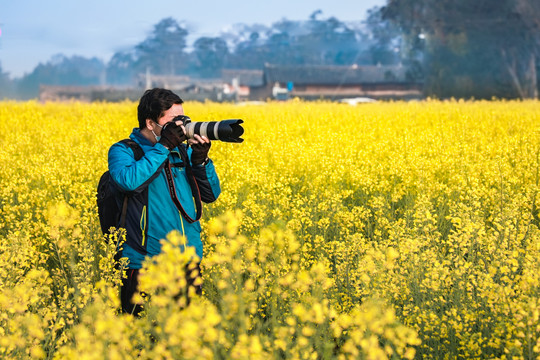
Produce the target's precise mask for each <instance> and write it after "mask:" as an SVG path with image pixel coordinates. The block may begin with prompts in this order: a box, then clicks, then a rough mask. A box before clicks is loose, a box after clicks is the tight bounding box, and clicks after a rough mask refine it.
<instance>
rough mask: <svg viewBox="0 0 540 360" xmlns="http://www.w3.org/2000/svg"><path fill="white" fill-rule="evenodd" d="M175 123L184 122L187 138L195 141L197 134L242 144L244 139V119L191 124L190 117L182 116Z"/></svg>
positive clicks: (211, 138)
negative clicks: (194, 137)
mask: <svg viewBox="0 0 540 360" xmlns="http://www.w3.org/2000/svg"><path fill="white" fill-rule="evenodd" d="M173 121H182V122H183V123H184V127H185V128H186V136H187V137H188V138H189V139H193V136H194V135H195V134H197V135H200V136H206V137H207V138H208V139H210V140H219V141H224V142H232V143H241V142H243V141H244V139H242V138H240V136H242V134H244V128H243V127H242V125H240V124H242V123H243V122H244V120H242V119H227V120H220V121H200V122H191V119H190V118H189V116H186V115H180V116H177V117H175V118H174V119H173Z"/></svg>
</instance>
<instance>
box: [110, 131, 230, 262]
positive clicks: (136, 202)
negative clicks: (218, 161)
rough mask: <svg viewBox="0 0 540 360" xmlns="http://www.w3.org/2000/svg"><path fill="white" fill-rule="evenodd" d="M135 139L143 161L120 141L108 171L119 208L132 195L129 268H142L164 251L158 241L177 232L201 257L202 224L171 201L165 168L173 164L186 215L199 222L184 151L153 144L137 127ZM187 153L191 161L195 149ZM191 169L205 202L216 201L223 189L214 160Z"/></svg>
mask: <svg viewBox="0 0 540 360" xmlns="http://www.w3.org/2000/svg"><path fill="white" fill-rule="evenodd" d="M130 138H131V139H132V140H134V141H135V142H137V143H138V144H139V145H140V146H141V148H142V149H143V151H144V156H143V157H142V158H141V159H140V160H139V161H135V155H134V153H133V150H131V148H129V147H128V146H127V145H125V144H123V143H116V144H114V145H113V146H111V148H110V149H109V172H110V174H111V178H112V179H113V181H114V183H115V184H116V185H117V189H118V194H119V196H118V199H117V201H118V203H119V205H120V208H121V202H122V201H123V198H124V195H125V194H128V195H129V196H130V197H129V202H128V207H127V214H126V226H125V227H126V231H127V236H126V242H125V243H124V245H123V250H122V257H127V258H128V259H129V261H130V262H129V265H128V266H129V268H131V269H139V268H141V266H142V261H143V260H144V258H145V257H146V256H150V257H151V256H154V255H157V254H159V253H160V252H161V244H160V243H159V241H160V240H161V239H164V238H165V237H166V236H167V234H168V233H169V232H171V231H172V230H178V231H180V233H182V234H185V236H186V238H187V244H186V245H187V246H193V247H195V251H196V253H197V256H198V257H199V258H200V259H202V257H203V245H202V242H201V236H200V233H201V225H200V223H199V222H198V221H196V222H193V223H188V222H187V221H186V220H185V219H184V218H183V217H182V215H181V214H180V212H179V211H178V209H177V207H176V206H175V204H174V202H173V201H172V199H171V195H170V192H169V186H168V184H167V178H166V175H165V170H164V167H165V165H166V164H167V160H168V161H169V162H170V164H171V170H172V175H173V178H174V183H175V187H176V194H177V197H178V199H179V201H180V203H181V205H182V207H183V208H184V210H185V211H186V213H187V214H188V215H189V216H190V217H192V218H193V219H194V218H195V216H196V210H195V205H194V199H193V195H192V191H191V187H190V185H189V182H188V178H187V175H186V170H185V167H184V164H183V161H182V159H181V156H180V151H179V149H178V148H175V149H173V150H172V151H170V152H169V150H167V149H166V148H165V147H164V146H163V145H161V144H159V143H157V144H155V145H154V144H152V143H151V142H150V141H148V139H146V138H145V137H144V136H143V135H142V134H141V133H140V131H139V129H138V128H135V129H133V132H132V133H131V135H130ZM181 146H183V147H184V148H185V145H183V144H182V145H181ZM187 154H188V157H189V159H191V148H188V149H187ZM192 171H193V176H194V177H195V179H196V183H197V186H198V188H199V190H200V193H201V200H202V201H203V202H206V203H210V202H213V201H215V200H216V199H217V197H218V196H219V194H220V193H221V188H220V185H219V179H218V176H217V174H216V171H215V168H214V164H213V163H212V160H210V161H209V162H208V163H207V164H206V165H204V166H202V165H198V166H193V167H192Z"/></svg>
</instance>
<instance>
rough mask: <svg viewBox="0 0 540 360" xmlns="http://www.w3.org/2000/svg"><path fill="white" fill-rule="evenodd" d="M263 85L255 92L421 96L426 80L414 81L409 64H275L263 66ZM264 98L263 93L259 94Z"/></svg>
mask: <svg viewBox="0 0 540 360" xmlns="http://www.w3.org/2000/svg"><path fill="white" fill-rule="evenodd" d="M263 73H264V75H263V83H264V85H263V86H262V87H263V88H264V91H263V90H262V89H254V90H255V91H253V93H256V94H259V95H260V94H265V95H266V97H267V98H274V99H286V98H289V97H298V98H303V99H310V100H313V99H330V100H338V99H344V98H355V97H370V98H376V99H380V98H418V97H421V96H422V84H421V83H418V82H415V81H413V80H412V79H411V78H410V76H409V73H408V68H406V67H404V66H401V65H396V66H381V65H353V66H319V65H294V66H291V65H271V64H266V65H265V66H264V70H263ZM259 98H261V97H259Z"/></svg>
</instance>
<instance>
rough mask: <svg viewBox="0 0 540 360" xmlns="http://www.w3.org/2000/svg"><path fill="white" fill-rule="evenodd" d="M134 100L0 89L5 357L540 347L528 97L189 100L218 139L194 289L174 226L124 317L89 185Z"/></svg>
mask: <svg viewBox="0 0 540 360" xmlns="http://www.w3.org/2000/svg"><path fill="white" fill-rule="evenodd" d="M136 105H137V104H136V103H132V102H124V103H119V104H118V103H117V104H109V103H95V104H83V103H68V104H56V103H50V104H49V103H48V104H40V103H37V102H2V103H0V357H1V358H15V359H17V358H20V359H27V358H36V359H70V358H73V359H129V358H138V359H271V358H274V359H414V358H416V359H433V358H435V359H456V358H459V359H487V358H489V359H537V358H539V356H540V310H539V309H540V300H539V298H540V218H539V211H540V210H539V205H538V202H539V201H540V199H538V193H539V190H540V188H539V180H540V103H539V102H537V101H522V102H521V101H489V102H488V101H444V102H443V101H423V102H410V103H404V102H396V103H375V104H365V105H361V106H356V107H354V106H349V105H345V104H336V103H329V102H300V101H292V102H287V103H268V104H265V105H246V106H239V105H234V104H213V103H205V104H202V103H187V104H185V105H184V109H185V111H186V114H187V115H189V116H190V117H191V118H192V119H193V120H194V121H212V120H219V119H228V118H241V119H244V121H245V123H244V124H243V125H244V128H245V135H244V138H245V141H244V143H242V144H230V143H220V142H218V141H214V142H213V144H212V149H211V151H210V156H211V157H212V159H213V160H214V162H215V164H216V169H217V172H218V174H219V176H220V180H221V185H222V194H221V196H220V198H219V199H218V200H217V201H216V202H215V203H213V204H210V205H206V206H205V208H204V215H203V220H202V227H203V241H204V243H205V258H204V260H203V262H202V273H203V281H204V282H203V296H201V297H195V298H194V299H193V300H192V302H191V304H190V305H189V306H186V304H185V299H184V297H177V296H174V295H175V294H177V293H178V289H181V288H183V286H184V285H185V284H184V281H185V280H184V276H183V271H184V270H183V269H184V264H185V263H186V262H187V260H188V259H189V258H190V256H192V255H193V253H192V252H191V250H190V249H188V251H187V252H186V253H181V252H180V251H179V247H178V244H181V243H182V241H183V239H182V238H181V236H180V235H179V234H178V233H171V234H170V235H169V236H168V238H167V239H164V240H163V242H164V243H163V253H162V254H161V255H159V256H158V258H157V259H156V260H157V261H155V262H148V263H147V264H146V265H145V267H144V269H143V274H142V279H141V287H142V288H143V290H145V291H146V292H147V293H149V294H151V296H150V297H148V298H146V299H141V301H144V302H145V303H144V306H145V312H144V315H143V316H142V317H141V318H133V317H132V316H127V315H122V314H119V313H118V311H117V309H118V308H119V299H118V294H117V292H118V290H117V287H118V284H119V282H120V278H121V276H122V271H121V270H117V269H115V267H114V266H113V256H114V246H115V245H114V242H115V241H116V240H121V239H122V237H123V233H122V231H119V232H117V233H115V234H114V235H113V236H112V238H111V239H105V238H104V237H103V236H102V234H101V231H100V227H99V221H98V217H97V208H96V202H95V195H96V186H97V182H98V180H99V177H100V176H101V174H102V173H103V172H104V171H105V170H106V168H107V151H108V148H109V146H110V145H111V144H113V143H114V142H116V141H118V140H121V139H123V138H126V137H127V136H128V135H129V133H130V132H131V129H132V128H133V127H136V126H137V120H136Z"/></svg>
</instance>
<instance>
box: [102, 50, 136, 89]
mask: <svg viewBox="0 0 540 360" xmlns="http://www.w3.org/2000/svg"><path fill="white" fill-rule="evenodd" d="M135 65H136V61H135V57H134V56H133V54H132V53H131V52H117V53H115V54H114V55H113V57H112V58H111V60H109V63H108V64H107V83H109V84H113V85H127V84H133V83H134V82H135V81H136V76H137V73H136V70H135V69H136V67H135Z"/></svg>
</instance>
